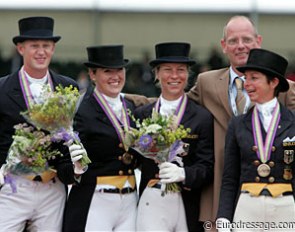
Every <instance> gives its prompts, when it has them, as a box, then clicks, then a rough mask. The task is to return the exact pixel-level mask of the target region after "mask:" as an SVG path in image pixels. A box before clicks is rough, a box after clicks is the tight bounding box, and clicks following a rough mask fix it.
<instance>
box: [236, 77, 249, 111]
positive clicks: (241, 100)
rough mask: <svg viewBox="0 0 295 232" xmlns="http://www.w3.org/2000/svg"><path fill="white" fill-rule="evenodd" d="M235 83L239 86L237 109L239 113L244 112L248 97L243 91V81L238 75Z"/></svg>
mask: <svg viewBox="0 0 295 232" xmlns="http://www.w3.org/2000/svg"><path fill="white" fill-rule="evenodd" d="M235 84H236V87H237V97H236V105H237V110H238V114H239V115H240V114H243V112H244V109H245V105H246V98H245V96H244V93H243V81H242V80H241V79H240V78H238V77H236V79H235Z"/></svg>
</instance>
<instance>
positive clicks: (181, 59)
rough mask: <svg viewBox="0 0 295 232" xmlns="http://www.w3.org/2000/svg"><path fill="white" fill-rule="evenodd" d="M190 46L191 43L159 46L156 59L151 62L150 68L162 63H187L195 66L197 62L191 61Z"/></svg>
mask: <svg viewBox="0 0 295 232" xmlns="http://www.w3.org/2000/svg"><path fill="white" fill-rule="evenodd" d="M190 47H191V46H190V44H189V43H160V44H157V45H156V47H155V49H156V59H155V60H152V61H150V66H152V67H155V66H156V65H158V64H161V63H186V64H188V65H194V64H195V63H196V61H194V60H192V59H190V58H189V57H188V56H189V52H190Z"/></svg>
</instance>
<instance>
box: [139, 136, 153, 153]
mask: <svg viewBox="0 0 295 232" xmlns="http://www.w3.org/2000/svg"><path fill="white" fill-rule="evenodd" d="M152 142H153V138H152V136H150V135H142V136H141V137H140V138H139V142H138V144H139V148H140V149H142V150H147V149H148V148H149V147H150V145H151V143H152Z"/></svg>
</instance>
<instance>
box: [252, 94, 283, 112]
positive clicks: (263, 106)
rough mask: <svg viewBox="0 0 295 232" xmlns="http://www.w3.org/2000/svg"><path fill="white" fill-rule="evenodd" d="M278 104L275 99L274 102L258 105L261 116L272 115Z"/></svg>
mask: <svg viewBox="0 0 295 232" xmlns="http://www.w3.org/2000/svg"><path fill="white" fill-rule="evenodd" d="M277 102H278V99H277V98H276V97H275V98H273V99H272V100H270V101H268V102H265V103H263V104H259V103H256V107H257V109H258V111H259V112H260V113H261V114H263V115H271V114H272V112H273V110H274V108H275V106H276V104H277Z"/></svg>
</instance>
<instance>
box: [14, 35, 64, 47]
mask: <svg viewBox="0 0 295 232" xmlns="http://www.w3.org/2000/svg"><path fill="white" fill-rule="evenodd" d="M60 39H61V36H20V35H19V36H15V37H13V39H12V41H13V43H14V44H15V45H16V44H17V43H21V42H24V41H25V40H52V41H53V42H55V43H56V42H57V41H59V40H60Z"/></svg>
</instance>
